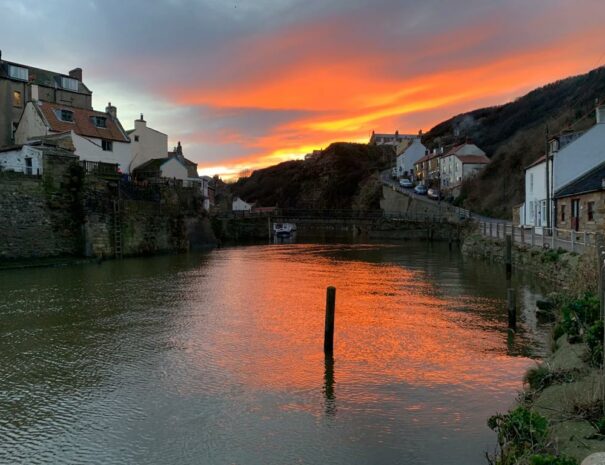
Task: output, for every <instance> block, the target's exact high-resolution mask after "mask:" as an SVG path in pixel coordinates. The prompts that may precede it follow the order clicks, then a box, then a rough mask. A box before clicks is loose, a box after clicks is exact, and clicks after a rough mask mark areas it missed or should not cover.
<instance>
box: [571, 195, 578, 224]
mask: <svg viewBox="0 0 605 465" xmlns="http://www.w3.org/2000/svg"><path fill="white" fill-rule="evenodd" d="M571 229H573V230H574V231H579V230H580V199H573V200H572V201H571Z"/></svg>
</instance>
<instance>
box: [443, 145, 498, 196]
mask: <svg viewBox="0 0 605 465" xmlns="http://www.w3.org/2000/svg"><path fill="white" fill-rule="evenodd" d="M438 163H439V182H440V188H441V190H442V191H445V192H449V193H450V194H452V195H454V196H457V195H459V193H460V187H461V185H462V181H464V180H465V179H466V178H468V177H469V176H474V175H475V174H477V173H478V172H479V171H481V170H482V169H483V168H485V166H486V165H487V164H489V158H487V156H486V155H485V152H484V151H483V150H481V149H480V148H479V147H477V146H476V145H475V144H471V143H468V142H467V143H464V144H460V145H457V146H455V147H453V148H452V149H450V150H449V151H448V152H447V153H445V155H443V156H441V157H439V159H438Z"/></svg>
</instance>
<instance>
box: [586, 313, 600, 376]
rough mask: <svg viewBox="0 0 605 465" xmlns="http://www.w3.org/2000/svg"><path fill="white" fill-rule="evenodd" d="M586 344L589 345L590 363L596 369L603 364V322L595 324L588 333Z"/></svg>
mask: <svg viewBox="0 0 605 465" xmlns="http://www.w3.org/2000/svg"><path fill="white" fill-rule="evenodd" d="M585 339H586V344H587V345H588V355H589V360H588V362H589V363H590V364H591V365H592V366H595V367H598V366H601V365H602V363H603V320H599V321H597V322H596V323H594V324H593V325H592V326H591V327H590V328H588V331H587V332H586V337H585Z"/></svg>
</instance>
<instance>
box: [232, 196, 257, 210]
mask: <svg viewBox="0 0 605 465" xmlns="http://www.w3.org/2000/svg"><path fill="white" fill-rule="evenodd" d="M231 209H232V210H233V211H234V212H245V211H250V210H252V204H251V203H248V202H245V201H244V200H242V199H240V198H239V197H234V198H233V202H232V204H231Z"/></svg>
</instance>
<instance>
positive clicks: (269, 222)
mask: <svg viewBox="0 0 605 465" xmlns="http://www.w3.org/2000/svg"><path fill="white" fill-rule="evenodd" d="M267 232H268V234H269V240H271V236H272V234H271V233H272V231H271V215H269V216H268V217H267Z"/></svg>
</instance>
